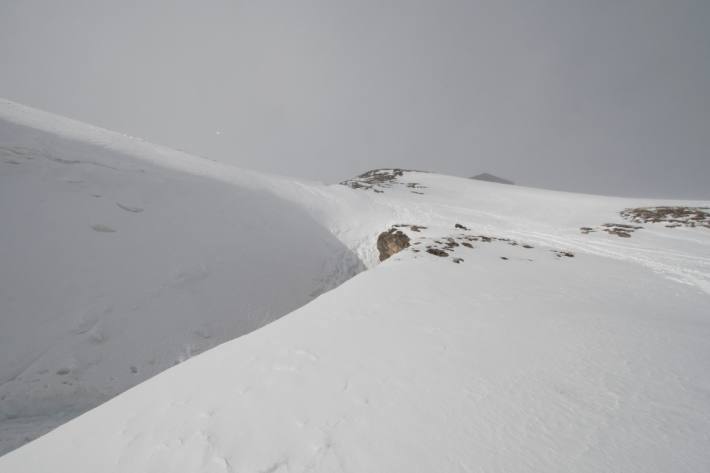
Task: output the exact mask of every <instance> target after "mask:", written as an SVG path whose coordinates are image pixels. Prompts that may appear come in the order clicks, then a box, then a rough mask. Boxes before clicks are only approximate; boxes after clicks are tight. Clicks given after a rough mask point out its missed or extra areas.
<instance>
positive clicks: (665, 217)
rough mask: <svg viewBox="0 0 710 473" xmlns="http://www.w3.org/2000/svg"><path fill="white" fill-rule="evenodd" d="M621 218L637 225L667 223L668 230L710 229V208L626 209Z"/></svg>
mask: <svg viewBox="0 0 710 473" xmlns="http://www.w3.org/2000/svg"><path fill="white" fill-rule="evenodd" d="M621 216H622V217H624V218H625V219H627V220H631V221H632V222H635V223H659V222H662V223H667V224H668V225H666V227H668V228H676V227H680V226H684V227H696V226H704V227H706V228H710V208H709V207H638V208H635V209H624V210H623V211H622V212H621Z"/></svg>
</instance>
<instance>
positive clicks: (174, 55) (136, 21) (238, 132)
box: [0, 0, 710, 199]
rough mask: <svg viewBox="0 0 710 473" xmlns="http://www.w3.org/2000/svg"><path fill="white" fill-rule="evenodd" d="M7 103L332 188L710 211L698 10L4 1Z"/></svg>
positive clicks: (316, 1)
mask: <svg viewBox="0 0 710 473" xmlns="http://www.w3.org/2000/svg"><path fill="white" fill-rule="evenodd" d="M0 96H2V97H5V98H8V99H11V100H15V101H18V102H21V103H24V104H27V105H31V106H34V107H37V108H40V109H44V110H48V111H51V112H55V113H59V114H62V115H66V116H70V117H72V118H76V119H79V120H83V121H86V122H90V123H93V124H96V125H99V126H103V127H106V128H111V129H115V130H118V131H122V132H125V133H128V134H132V135H136V136H141V137H144V138H146V139H148V140H150V141H155V142H158V143H162V144H166V145H170V146H173V147H177V148H181V149H185V150H187V151H190V152H194V153H196V154H201V155H204V156H209V157H211V158H215V159H218V160H221V161H226V162H230V163H234V164H236V165H239V166H242V167H246V168H252V169H258V170H263V171H268V172H276V173H279V174H285V175H292V176H299V177H306V178H310V179H317V180H323V181H326V182H334V181H338V180H342V179H344V178H347V177H350V176H352V175H354V174H358V173H360V172H363V171H365V170H367V169H370V168H374V167H392V166H396V167H407V168H415V169H426V170H432V171H438V172H443V173H449V174H455V175H461V176H469V175H473V174H477V173H479V172H484V171H487V172H491V173H494V174H497V175H500V176H503V177H506V178H509V179H512V180H515V181H517V182H519V183H521V184H527V185H533V186H540V187H549V188H556V189H564V190H576V191H584V192H594V193H607V194H617V195H639V196H660V197H663V196H668V197H687V198H705V199H708V198H710V0H697V1H690V0H664V1H659V0H612V1H607V0H596V1H592V0H589V1H573V0H511V1H504V0H491V1H475V0H467V1H463V0H462V1H455V0H451V1H432V0H428V1H419V0H408V1H404V0H402V1H386V0H349V1H342V0H313V1H294V0H284V1H271V0H253V1H236V0H202V1H197V0H192V1H187V0H175V1H167V0H166V1H159V0H110V1H109V0H61V1H57V0H0Z"/></svg>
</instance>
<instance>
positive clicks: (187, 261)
mask: <svg viewBox="0 0 710 473" xmlns="http://www.w3.org/2000/svg"><path fill="white" fill-rule="evenodd" d="M0 105H2V104H0ZM12 105H13V106H12V112H13V113H12V114H9V113H8V114H6V115H10V116H9V117H7V116H5V119H4V120H3V119H2V117H3V115H2V114H1V113H0V222H1V223H0V228H1V230H0V453H4V452H6V451H8V450H11V449H12V448H15V447H16V446H19V445H20V444H22V443H24V442H25V441H26V440H29V439H32V438H35V437H37V436H38V435H40V434H42V433H44V432H45V431H47V430H49V429H51V428H53V427H55V426H57V425H59V424H61V423H62V422H64V421H66V420H67V419H69V418H71V417H73V416H75V415H77V414H79V413H82V412H84V411H86V410H87V409H90V408H92V407H94V406H96V405H98V404H99V403H101V402H103V401H105V400H107V399H109V398H110V397H112V396H114V395H115V394H117V393H119V392H122V391H124V390H126V389H127V388H129V387H131V386H133V385H135V384H137V383H139V382H141V381H143V380H145V379H147V378H149V377H151V376H153V375H154V374H156V373H158V372H160V371H162V370H164V369H166V368H168V367H170V366H173V365H174V364H176V363H179V362H181V361H183V360H185V359H187V358H188V357H190V356H191V355H193V354H195V353H199V352H201V351H203V350H205V349H207V348H211V347H213V346H215V345H217V344H219V343H221V342H224V341H227V340H231V339H233V338H235V337H237V336H239V335H242V334H244V333H247V332H249V331H251V330H254V329H256V328H258V327H261V326H262V325H264V324H266V323H268V322H270V321H272V320H274V319H276V318H278V317H279V316H281V315H283V314H285V313H287V312H290V311H292V310H293V309H296V308H298V307H300V306H301V305H303V304H305V303H306V302H308V301H309V300H311V299H313V298H314V297H315V296H317V295H318V294H320V293H322V292H324V291H326V290H328V289H330V288H332V287H333V286H335V285H337V284H339V283H340V282H342V281H343V280H345V279H347V278H349V277H350V276H351V275H352V274H355V273H356V272H357V271H359V270H360V269H362V267H363V266H362V264H361V263H360V262H359V261H358V259H357V257H355V256H354V255H353V254H352V253H351V252H350V251H349V250H348V249H347V248H346V247H345V246H344V245H343V244H342V243H340V241H338V240H337V239H336V238H334V237H333V236H332V234H331V233H330V232H329V231H328V230H327V229H326V228H324V227H323V226H322V225H321V224H320V223H318V222H316V221H314V220H313V218H312V217H311V216H310V215H309V214H308V213H307V212H306V210H305V209H304V207H303V206H302V205H299V204H297V203H294V202H293V201H287V200H285V199H283V198H281V197H279V196H277V195H275V194H274V193H273V192H270V191H269V190H268V184H269V183H270V182H278V181H279V179H277V178H266V177H263V176H258V175H256V174H254V173H244V174H246V175H247V177H248V179H244V177H243V176H242V173H240V172H239V171H238V170H230V171H232V173H233V175H234V176H235V178H233V180H235V179H236V177H239V178H242V179H244V180H245V182H246V184H241V183H240V182H236V183H235V182H230V183H229V184H227V183H225V182H223V181H215V180H214V179H211V178H206V177H204V175H195V174H189V173H185V172H182V171H179V170H177V169H169V168H165V167H162V166H159V165H158V164H159V161H158V160H156V159H154V160H152V161H151V160H146V159H142V154H150V151H151V148H150V146H151V145H149V144H145V143H140V142H138V143H139V144H140V145H141V146H142V147H143V149H138V150H136V149H135V146H133V140H130V139H127V138H125V137H121V136H120V135H116V134H113V135H112V134H110V133H108V132H104V131H101V130H99V131H98V132H95V133H93V134H90V136H92V137H93V139H92V140H86V139H83V140H82V141H79V139H82V137H81V136H79V137H76V136H73V135H72V134H71V133H70V132H72V131H80V132H81V131H85V130H86V129H88V130H89V131H91V130H92V129H91V128H90V127H86V128H83V127H85V126H83V125H80V124H77V123H72V122H68V121H66V120H61V119H56V118H54V123H55V124H56V126H60V125H62V126H63V127H64V128H63V129H60V130H58V131H59V132H60V134H59V135H57V134H56V132H57V130H52V129H51V128H50V127H48V126H46V125H47V122H48V120H47V119H46V116H45V115H44V114H41V113H39V112H36V111H32V110H29V109H23V108H20V107H18V106H16V105H14V104H12ZM0 110H3V111H5V112H7V111H8V110H7V107H5V108H2V107H0ZM18 115H19V116H18ZM38 115H39V118H45V119H44V120H37V118H38ZM22 118H25V119H31V118H34V119H35V121H36V122H38V123H36V125H37V126H40V125H41V126H42V127H43V128H44V129H45V130H38V129H36V128H30V127H28V126H27V125H24V124H22V120H21V119H22ZM50 118H52V117H51V116H50ZM11 120H12V121H11ZM18 122H20V123H18ZM49 123H50V124H51V123H53V122H52V121H49ZM67 125H68V126H67ZM47 128H50V129H49V131H47V130H46V129H47ZM55 128H56V127H55ZM111 140H113V141H111ZM103 143H108V144H110V146H104V144H103ZM126 143H127V144H128V145H129V146H126ZM132 146H133V147H132ZM157 150H158V151H162V152H163V153H164V154H165V155H166V156H167V158H166V159H169V158H170V154H169V151H166V150H162V149H160V148H157ZM141 153H142V154H141ZM173 153H174V154H176V155H178V157H180V153H177V152H173ZM156 154H157V153H156ZM191 159H192V162H200V161H204V160H200V159H199V158H191ZM156 163H157V164H156ZM210 164H211V163H210Z"/></svg>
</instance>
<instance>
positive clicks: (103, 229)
mask: <svg viewBox="0 0 710 473" xmlns="http://www.w3.org/2000/svg"><path fill="white" fill-rule="evenodd" d="M91 229H92V230H93V231H95V232H100V233H113V232H115V231H116V230H114V229H113V228H111V227H109V226H108V225H104V224H102V223H97V224H95V225H92V226H91Z"/></svg>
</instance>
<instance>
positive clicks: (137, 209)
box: [116, 202, 143, 214]
mask: <svg viewBox="0 0 710 473" xmlns="http://www.w3.org/2000/svg"><path fill="white" fill-rule="evenodd" d="M116 205H117V206H118V208H120V209H122V210H125V211H126V212H132V213H134V214H137V213H141V212H143V209H142V208H140V207H131V206H129V205H123V204H122V203H120V202H116Z"/></svg>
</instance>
